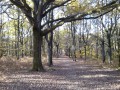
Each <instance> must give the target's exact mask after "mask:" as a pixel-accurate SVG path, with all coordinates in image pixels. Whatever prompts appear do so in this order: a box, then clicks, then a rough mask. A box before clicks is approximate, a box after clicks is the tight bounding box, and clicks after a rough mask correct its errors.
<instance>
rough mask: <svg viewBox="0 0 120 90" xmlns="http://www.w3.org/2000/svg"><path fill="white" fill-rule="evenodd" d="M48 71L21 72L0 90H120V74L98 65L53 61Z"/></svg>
mask: <svg viewBox="0 0 120 90" xmlns="http://www.w3.org/2000/svg"><path fill="white" fill-rule="evenodd" d="M53 62H54V66H53V67H52V68H51V69H49V70H47V72H29V71H27V70H20V71H17V72H13V73H10V74H9V75H8V76H7V80H6V81H4V82H0V90H120V72H119V71H116V70H111V69H103V68H100V66H99V65H91V64H86V63H84V61H83V60H78V61H77V62H74V61H72V60H71V59H70V58H68V57H62V58H54V60H53Z"/></svg>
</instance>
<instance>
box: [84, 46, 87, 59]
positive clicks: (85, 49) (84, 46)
mask: <svg viewBox="0 0 120 90" xmlns="http://www.w3.org/2000/svg"><path fill="white" fill-rule="evenodd" d="M84 50H85V60H86V55H87V53H86V45H85V46H84Z"/></svg>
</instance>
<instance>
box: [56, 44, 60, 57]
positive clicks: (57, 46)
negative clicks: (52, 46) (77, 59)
mask: <svg viewBox="0 0 120 90" xmlns="http://www.w3.org/2000/svg"><path fill="white" fill-rule="evenodd" d="M56 48H57V58H59V44H57V45H56Z"/></svg>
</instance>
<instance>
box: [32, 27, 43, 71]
mask: <svg viewBox="0 0 120 90" xmlns="http://www.w3.org/2000/svg"><path fill="white" fill-rule="evenodd" d="M42 38H43V36H42V35H41V34H40V30H39V29H37V28H36V26H33V44H34V45H33V68H32V69H33V71H44V68H43V65H42V60H41V45H42Z"/></svg>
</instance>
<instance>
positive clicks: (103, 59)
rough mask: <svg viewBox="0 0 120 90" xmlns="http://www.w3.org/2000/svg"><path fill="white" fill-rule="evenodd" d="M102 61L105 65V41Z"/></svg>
mask: <svg viewBox="0 0 120 90" xmlns="http://www.w3.org/2000/svg"><path fill="white" fill-rule="evenodd" d="M101 53H102V61H103V63H105V45H104V41H102V51H101Z"/></svg>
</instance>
